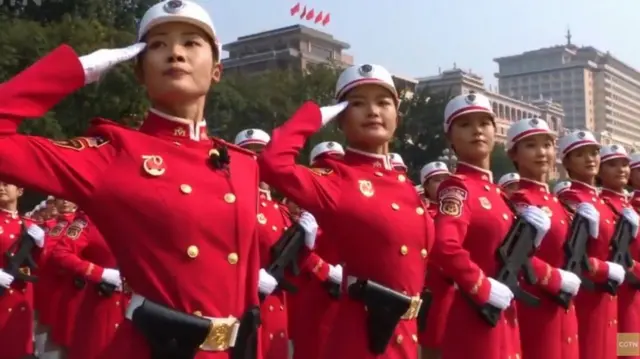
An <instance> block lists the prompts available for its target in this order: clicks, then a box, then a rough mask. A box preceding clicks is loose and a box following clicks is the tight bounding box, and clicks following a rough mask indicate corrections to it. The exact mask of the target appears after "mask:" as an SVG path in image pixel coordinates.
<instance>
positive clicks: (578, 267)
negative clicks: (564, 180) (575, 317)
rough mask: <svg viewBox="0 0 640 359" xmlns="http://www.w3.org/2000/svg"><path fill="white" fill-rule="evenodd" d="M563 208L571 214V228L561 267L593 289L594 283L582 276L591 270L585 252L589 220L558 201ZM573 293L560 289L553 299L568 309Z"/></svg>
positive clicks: (583, 284) (565, 244) (586, 286)
mask: <svg viewBox="0 0 640 359" xmlns="http://www.w3.org/2000/svg"><path fill="white" fill-rule="evenodd" d="M560 203H561V204H562V205H563V206H564V207H565V209H566V210H567V211H568V212H569V213H571V214H573V220H572V221H571V228H570V229H569V237H568V238H567V240H566V241H565V242H564V256H565V264H564V266H563V267H562V269H563V270H565V271H567V272H572V273H574V274H575V275H577V276H578V277H580V279H581V280H582V286H584V287H585V288H587V289H589V290H594V289H595V285H594V283H593V282H592V281H591V280H589V279H587V278H585V277H584V275H583V274H584V273H585V272H587V273H588V272H590V271H591V265H590V264H589V256H588V254H587V242H588V241H589V237H590V236H589V221H588V220H587V219H586V218H584V217H582V216H581V215H580V214H578V213H576V212H575V211H574V210H573V209H572V208H571V207H570V206H568V205H567V204H566V203H564V202H562V201H560ZM571 298H573V295H572V294H571V293H567V292H563V291H560V293H558V295H556V296H553V299H554V300H555V301H556V303H558V304H559V305H560V306H562V307H563V308H564V309H569V304H570V303H571Z"/></svg>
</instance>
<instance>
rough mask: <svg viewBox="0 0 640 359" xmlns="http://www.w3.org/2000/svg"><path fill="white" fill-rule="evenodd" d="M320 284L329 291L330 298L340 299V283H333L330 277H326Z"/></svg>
mask: <svg viewBox="0 0 640 359" xmlns="http://www.w3.org/2000/svg"><path fill="white" fill-rule="evenodd" d="M322 285H323V286H324V289H326V290H327V292H329V296H331V298H334V299H340V293H341V290H340V283H334V282H332V281H331V280H330V279H327V280H326V281H324V283H322Z"/></svg>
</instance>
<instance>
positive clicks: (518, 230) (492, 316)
mask: <svg viewBox="0 0 640 359" xmlns="http://www.w3.org/2000/svg"><path fill="white" fill-rule="evenodd" d="M504 200H505V202H506V203H507V205H508V206H509V208H511V211H512V212H513V213H514V214H516V213H517V211H516V209H515V208H514V206H513V204H512V203H511V202H510V201H509V200H507V199H506V198H504ZM536 234H537V231H536V229H535V228H534V227H533V226H532V225H531V224H529V223H527V222H526V221H525V220H524V219H522V217H520V216H517V217H516V220H515V222H514V223H513V225H512V226H511V229H509V233H507V236H506V237H505V239H504V240H503V241H502V244H501V245H500V247H499V248H498V250H497V252H496V256H497V259H498V261H499V262H500V263H501V264H502V265H501V267H500V269H499V270H498V274H497V275H496V276H495V277H493V278H494V279H495V280H497V281H499V282H500V283H502V284H504V285H506V286H507V287H509V289H510V290H511V291H512V292H513V295H514V297H515V298H516V299H518V300H520V301H522V302H524V303H526V304H527V305H531V306H536V305H538V304H539V303H540V299H538V298H537V297H535V296H533V295H532V294H530V293H528V292H526V291H525V290H524V289H522V287H520V283H518V277H519V275H520V272H521V271H523V272H524V278H525V280H526V281H527V283H529V284H535V283H536V281H537V279H536V276H535V272H534V271H533V267H532V266H531V261H530V259H531V256H532V255H533V253H534V252H535V250H536V246H535V238H536ZM478 310H479V313H480V316H481V317H482V319H484V320H485V321H486V322H487V323H488V324H489V325H491V326H492V327H495V326H496V325H497V324H498V320H499V319H500V313H501V312H502V310H501V309H500V308H497V307H495V306H493V305H491V304H489V303H486V304H484V305H481V306H479V308H478Z"/></svg>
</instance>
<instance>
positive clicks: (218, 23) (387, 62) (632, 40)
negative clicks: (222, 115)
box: [196, 0, 640, 85]
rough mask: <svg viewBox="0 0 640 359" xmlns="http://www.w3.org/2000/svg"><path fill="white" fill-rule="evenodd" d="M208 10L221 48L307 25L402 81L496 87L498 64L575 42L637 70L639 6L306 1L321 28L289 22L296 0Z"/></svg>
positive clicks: (254, 0)
mask: <svg viewBox="0 0 640 359" xmlns="http://www.w3.org/2000/svg"><path fill="white" fill-rule="evenodd" d="M196 1H197V2H199V3H201V4H203V5H204V6H205V8H207V10H208V11H209V12H210V14H211V16H212V18H213V21H214V23H215V27H216V31H217V33H218V36H219V37H220V39H221V40H222V42H223V43H228V42H232V41H233V40H235V39H236V38H237V37H239V36H243V35H248V34H252V33H256V32H260V31H265V30H270V29H274V28H278V27H284V26H289V25H293V24H305V25H307V26H310V27H313V28H316V29H318V30H322V31H325V32H328V33H330V34H332V35H333V36H334V37H335V38H337V39H338V40H341V41H344V42H347V43H349V44H351V48H350V49H349V50H347V53H349V54H351V55H353V56H354V62H355V63H356V64H364V63H372V64H379V65H382V66H384V67H386V68H387V69H388V70H389V71H391V72H392V73H394V74H397V75H400V76H407V77H414V78H415V77H423V76H431V75H435V74H437V73H438V70H439V68H440V69H442V70H446V69H450V68H453V66H454V63H455V64H456V65H457V67H458V68H461V69H464V70H467V71H468V70H471V71H472V72H474V73H476V74H479V75H481V76H483V77H484V78H485V82H486V83H487V84H492V85H495V84H496V83H497V81H496V80H495V78H494V73H495V72H497V69H498V66H497V64H496V63H495V62H493V59H494V58H496V57H500V56H507V55H514V54H518V53H521V52H523V51H528V50H534V49H538V48H542V47H548V46H553V45H560V44H564V43H566V41H567V40H566V38H565V35H566V33H567V29H570V30H571V34H572V43H574V44H576V45H579V46H582V45H585V46H587V45H590V46H594V47H596V48H597V49H599V50H601V51H610V52H611V53H612V54H613V55H614V56H616V57H617V58H619V59H620V60H622V61H624V62H626V63H627V64H629V65H631V66H633V67H635V68H640V42H639V41H638V39H637V38H636V36H638V35H639V34H640V18H639V17H638V15H639V14H640V1H637V0H609V1H597V0H555V1H553V0H535V1H526V0H511V1H509V0H484V1H478V0H475V1H473V0H440V1H433V0H372V1H366V0H342V1H339V0H307V1H300V3H301V5H306V6H307V8H314V9H315V10H316V13H317V12H318V11H324V12H325V13H326V12H330V13H331V22H330V23H329V24H328V25H327V26H325V27H323V26H321V25H315V24H313V22H310V21H302V20H300V19H299V17H292V16H291V15H290V13H289V9H290V8H291V7H292V6H293V5H295V4H296V3H297V2H298V1H295V0H196Z"/></svg>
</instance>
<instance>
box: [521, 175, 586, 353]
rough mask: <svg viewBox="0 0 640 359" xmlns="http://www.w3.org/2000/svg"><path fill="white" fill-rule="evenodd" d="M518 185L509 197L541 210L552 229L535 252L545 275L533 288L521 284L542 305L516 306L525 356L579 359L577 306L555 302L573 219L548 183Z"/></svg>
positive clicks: (530, 182) (522, 182) (524, 181)
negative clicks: (545, 266)
mask: <svg viewBox="0 0 640 359" xmlns="http://www.w3.org/2000/svg"><path fill="white" fill-rule="evenodd" d="M519 183H520V185H519V186H520V187H519V190H518V191H516V192H513V193H512V195H511V197H510V198H511V200H512V201H513V202H514V204H515V205H516V206H518V207H524V206H528V205H532V206H537V207H540V208H542V209H543V210H544V211H545V212H546V213H547V214H548V215H549V217H550V219H551V228H550V230H549V232H547V234H546V235H545V237H544V239H543V241H542V243H541V244H540V247H539V248H538V251H537V252H536V257H537V258H539V259H540V260H542V261H544V262H545V263H547V269H546V270H545V272H546V273H545V275H544V276H538V283H537V284H536V285H534V286H531V285H528V284H527V283H524V282H523V283H522V285H523V287H524V289H525V290H526V291H528V292H529V293H531V294H533V295H534V296H536V297H538V298H540V305H539V306H537V307H531V306H527V305H526V304H522V303H517V307H518V319H519V324H520V341H521V343H522V356H523V358H527V359H579V358H580V356H579V347H578V320H577V317H576V312H575V306H574V305H573V303H571V304H570V306H569V309H567V310H565V309H564V308H562V307H561V306H559V305H558V304H556V302H554V301H553V299H552V296H554V295H557V294H558V293H559V292H560V286H559V285H560V279H559V274H557V271H556V269H555V268H561V267H562V266H564V264H565V261H566V258H565V252H564V244H565V240H566V239H567V236H568V234H569V231H570V227H571V221H572V218H571V216H570V215H569V213H567V211H566V209H565V208H564V207H563V206H562V204H561V203H560V202H559V201H558V198H557V197H556V196H555V195H553V194H551V193H549V188H548V186H547V184H546V183H540V182H536V181H532V180H529V179H526V178H521V179H520V182H519ZM547 273H548V274H547ZM556 278H557V279H556ZM550 284H551V285H550Z"/></svg>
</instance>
